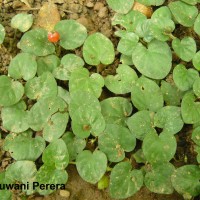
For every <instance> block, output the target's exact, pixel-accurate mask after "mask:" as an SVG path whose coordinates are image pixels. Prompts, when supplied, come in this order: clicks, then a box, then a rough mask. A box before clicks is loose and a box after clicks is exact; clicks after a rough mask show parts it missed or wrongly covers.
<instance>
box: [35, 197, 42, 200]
mask: <svg viewBox="0 0 200 200" xmlns="http://www.w3.org/2000/svg"><path fill="white" fill-rule="evenodd" d="M34 199H35V200H43V197H35V198H34Z"/></svg>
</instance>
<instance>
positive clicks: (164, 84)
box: [0, 0, 200, 200]
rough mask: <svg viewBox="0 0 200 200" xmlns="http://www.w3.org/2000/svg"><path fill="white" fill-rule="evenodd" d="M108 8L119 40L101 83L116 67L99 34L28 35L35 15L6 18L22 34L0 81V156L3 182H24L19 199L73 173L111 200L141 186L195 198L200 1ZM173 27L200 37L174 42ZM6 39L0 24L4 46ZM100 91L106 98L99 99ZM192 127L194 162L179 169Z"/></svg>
mask: <svg viewBox="0 0 200 200" xmlns="http://www.w3.org/2000/svg"><path fill="white" fill-rule="evenodd" d="M107 3H108V5H109V6H110V7H111V9H113V10H114V11H115V12H116V13H115V15H114V17H113V20H112V25H113V27H115V28H116V32H115V35H116V37H117V38H118V39H119V42H118V44H117V51H118V52H119V53H120V64H119V65H118V67H117V69H116V73H115V74H114V75H113V74H111V75H108V76H103V75H102V74H101V68H102V67H103V68H107V67H108V66H110V65H112V63H113V62H114V61H115V59H116V57H115V54H116V49H115V46H114V44H113V43H112V41H111V40H110V39H109V38H107V37H106V36H105V35H103V34H102V33H98V32H96V33H92V34H90V35H88V33H87V29H86V28H85V27H84V26H83V25H82V24H80V23H78V22H77V21H75V20H72V19H70V20H58V22H56V23H53V26H52V27H50V28H49V27H46V28H34V27H33V28H32V24H33V21H34V20H33V16H32V15H31V14H25V13H22V14H18V15H16V16H15V17H14V18H13V19H12V21H11V26H12V27H13V28H15V29H18V31H21V32H23V33H24V34H23V36H22V37H21V39H20V41H19V43H18V48H19V49H20V50H21V52H20V53H19V54H17V55H16V56H15V57H14V58H13V59H12V60H11V62H10V65H9V67H8V74H7V75H1V76H0V95H1V97H0V106H1V119H2V126H3V128H4V130H5V131H7V134H6V137H5V140H4V144H3V149H4V150H5V151H7V152H9V153H10V155H11V157H12V158H13V160H14V162H13V163H12V164H10V165H9V166H8V167H7V168H6V170H5V171H3V172H1V173H0V183H1V184H14V183H23V184H27V183H29V188H26V189H23V191H22V192H23V195H25V196H29V195H32V194H35V193H39V194H40V195H48V194H51V193H53V192H54V191H55V190H56V189H58V188H57V186H58V187H62V186H63V185H64V184H66V183H67V180H68V174H67V172H66V168H67V167H68V165H70V164H75V165H76V168H77V170H78V173H79V175H80V176H81V178H82V179H83V180H85V181H87V182H89V183H91V184H96V185H97V187H98V188H99V189H105V188H109V193H110V196H111V198H114V199H125V198H128V197H131V196H132V195H134V194H135V193H136V192H137V191H139V190H140V189H141V188H142V187H143V186H145V187H147V188H148V189H149V190H150V191H152V192H154V193H158V194H172V193H173V192H174V191H176V192H178V193H179V194H181V195H182V196H183V198H184V199H194V197H198V196H199V195H200V168H199V162H200V104H199V97H200V77H199V70H200V51H199V50H200V46H199V45H198V41H197V40H196V38H198V36H200V15H199V12H198V3H200V2H199V1H198V0H192V1H191V0H190V1H189V0H181V1H179V0H177V1H172V2H170V3H168V2H165V1H164V0H154V1H153V0H138V1H137V5H140V7H141V6H143V5H144V6H143V8H145V9H146V10H147V11H148V13H146V12H144V9H143V10H141V9H140V8H139V7H138V6H135V5H136V4H135V3H136V2H135V1H134V0H132V1H130V0H107ZM139 3H140V4H139ZM141 4H142V5H141ZM149 13H151V14H149ZM179 27H185V30H193V31H194V32H195V34H196V35H194V34H193V35H192V34H188V35H184V36H183V37H181V38H178V37H177V36H176V31H177V29H178V28H179ZM5 34H6V33H5V30H4V27H3V26H2V25H0V44H1V43H3V41H4V37H5ZM77 48H82V50H83V53H82V56H78V55H76V54H75V51H74V50H75V49H77ZM61 49H64V50H65V52H66V53H65V55H62V54H60V51H61ZM91 66H92V67H91ZM89 69H92V70H89ZM105 91H107V92H108V91H109V94H111V95H110V96H109V95H107V96H106V97H104V96H103V95H102V94H103V92H105ZM188 125H190V126H191V127H192V133H191V135H190V136H189V138H190V141H191V143H192V144H193V148H194V151H195V155H196V160H195V162H193V163H187V162H186V163H185V165H182V166H176V165H174V160H175V154H176V152H177V143H178V140H179V134H180V133H181V132H182V131H183V130H184V128H185V127H187V126H188ZM185 134H187V133H185ZM3 135H5V134H2V137H3ZM186 159H187V158H186ZM38 160H40V161H41V162H40V163H38ZM41 163H42V164H41ZM34 182H38V183H39V184H49V186H46V188H45V189H44V188H41V187H34ZM51 184H54V185H56V184H57V186H56V187H53V186H50V185H51ZM0 196H1V197H2V198H3V199H5V200H7V199H8V200H9V199H12V191H10V190H0ZM25 196H24V197H25Z"/></svg>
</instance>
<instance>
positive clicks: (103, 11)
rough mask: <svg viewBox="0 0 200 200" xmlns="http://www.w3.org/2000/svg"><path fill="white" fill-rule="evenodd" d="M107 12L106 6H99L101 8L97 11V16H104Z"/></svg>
mask: <svg viewBox="0 0 200 200" xmlns="http://www.w3.org/2000/svg"><path fill="white" fill-rule="evenodd" d="M107 14H108V9H107V8H106V7H103V8H101V9H100V10H99V12H98V16H99V17H100V18H104V17H106V16H107Z"/></svg>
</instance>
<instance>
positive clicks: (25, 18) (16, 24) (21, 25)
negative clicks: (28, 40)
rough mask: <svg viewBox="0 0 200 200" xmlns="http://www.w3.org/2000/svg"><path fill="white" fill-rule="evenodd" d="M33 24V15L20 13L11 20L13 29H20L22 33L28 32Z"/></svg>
mask: <svg viewBox="0 0 200 200" xmlns="http://www.w3.org/2000/svg"><path fill="white" fill-rule="evenodd" d="M32 24H33V15H32V14H26V13H19V14H17V15H15V16H14V17H13V18H12V20H11V27H12V28H16V29H19V30H20V31H21V32H26V31H28V29H29V28H31V26H32Z"/></svg>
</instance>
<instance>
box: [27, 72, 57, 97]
mask: <svg viewBox="0 0 200 200" xmlns="http://www.w3.org/2000/svg"><path fill="white" fill-rule="evenodd" d="M57 92H58V88H57V83H56V80H55V78H54V77H53V75H52V74H51V73H50V72H44V73H43V74H42V75H41V76H39V77H35V78H33V79H30V80H28V81H27V82H26V85H25V94H26V96H27V97H28V98H29V99H41V98H46V97H51V96H52V97H54V96H56V95H57Z"/></svg>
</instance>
